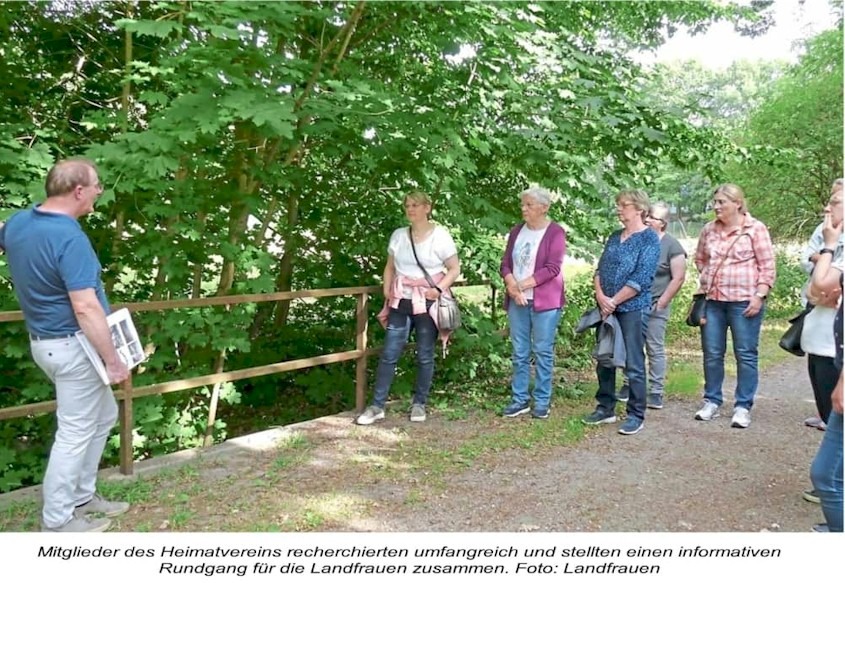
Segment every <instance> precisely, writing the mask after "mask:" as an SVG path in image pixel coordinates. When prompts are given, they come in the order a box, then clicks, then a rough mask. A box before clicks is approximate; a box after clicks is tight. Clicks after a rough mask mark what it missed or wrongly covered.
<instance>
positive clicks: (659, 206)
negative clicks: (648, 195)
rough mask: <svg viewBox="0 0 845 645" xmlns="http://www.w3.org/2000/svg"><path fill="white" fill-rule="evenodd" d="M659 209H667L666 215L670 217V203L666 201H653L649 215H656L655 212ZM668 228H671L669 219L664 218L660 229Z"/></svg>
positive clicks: (649, 208)
mask: <svg viewBox="0 0 845 645" xmlns="http://www.w3.org/2000/svg"><path fill="white" fill-rule="evenodd" d="M658 210H661V211H666V217H667V218H668V217H669V215H670V213H669V204H667V203H666V202H652V204H651V206H649V207H648V214H649V216H651V217H654V212H655V211H658ZM667 228H669V220H668V219H662V220H661V223H660V230H661V231H665V230H666V229H667Z"/></svg>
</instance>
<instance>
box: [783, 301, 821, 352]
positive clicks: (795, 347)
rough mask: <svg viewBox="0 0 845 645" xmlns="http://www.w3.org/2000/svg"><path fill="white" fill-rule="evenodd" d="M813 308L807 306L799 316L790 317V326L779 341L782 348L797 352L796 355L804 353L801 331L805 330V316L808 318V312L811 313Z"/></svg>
mask: <svg viewBox="0 0 845 645" xmlns="http://www.w3.org/2000/svg"><path fill="white" fill-rule="evenodd" d="M812 309H813V308H812V307H811V306H810V307H806V308H805V309H804V311H802V312H801V313H799V314H798V315H797V316H793V317H792V318H790V319H789V327H788V328H787V330H786V331H785V332H784V334H783V336H781V337H780V340H779V341H778V345H779V346H780V348H781V349H784V350H786V351H787V352H789V353H790V354H795V355H796V356H803V355H804V350H803V349H801V332H803V331H804V318H806V316H807V314H808V313H810V311H812Z"/></svg>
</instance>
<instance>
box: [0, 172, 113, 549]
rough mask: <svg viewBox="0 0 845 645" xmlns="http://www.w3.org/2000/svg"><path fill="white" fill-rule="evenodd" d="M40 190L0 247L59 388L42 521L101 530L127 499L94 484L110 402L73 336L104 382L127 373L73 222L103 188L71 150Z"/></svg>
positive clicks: (37, 347) (96, 270) (38, 352)
mask: <svg viewBox="0 0 845 645" xmlns="http://www.w3.org/2000/svg"><path fill="white" fill-rule="evenodd" d="M46 192H47V199H46V200H45V201H44V203H42V204H38V205H36V206H33V207H32V208H28V209H26V210H22V211H19V212H17V213H15V214H14V215H12V216H11V217H10V218H9V219H8V220H7V221H6V223H5V226H2V227H0V250H3V251H5V253H6V256H7V261H8V264H9V271H10V273H11V276H12V282H13V284H14V287H15V295H17V298H18V301H19V302H20V305H21V310H22V311H23V315H24V320H25V322H26V327H27V330H28V331H29V339H30V349H31V351H32V357H33V358H34V359H35V362H36V363H37V364H38V366H39V367H40V368H41V369H42V370H43V371H44V373H45V374H47V376H48V377H49V379H50V380H51V381H52V382H53V384H54V385H55V389H56V403H57V408H56V416H57V419H58V427H57V430H56V436H55V438H54V441H53V447H52V449H51V451H50V459H49V461H48V463H47V471H46V472H45V473H44V482H43V496H44V509H43V512H42V529H43V530H45V531H61V532H76V531H105V530H106V529H107V528H108V527H109V525H110V524H111V522H110V520H109V519H108V518H109V517H115V516H116V515H120V514H121V513H125V512H126V511H127V510H128V508H129V504H127V503H125V502H110V501H107V500H105V499H103V498H102V497H101V496H100V495H99V494H97V491H96V484H97V469H98V466H99V464H100V457H102V454H103V449H104V448H105V445H106V440H107V439H108V436H109V431H110V430H111V428H112V427H113V426H114V424H115V421H116V420H117V402H116V401H115V398H114V393H113V392H112V390H111V387H110V386H109V385H106V384H104V383H103V381H102V379H101V378H100V376H99V374H98V373H97V371H96V369H95V368H94V366H93V365H92V364H91V361H90V360H89V358H88V356H87V354H86V353H85V351H84V350H83V349H82V346H81V345H80V343H79V341H78V340H77V338H76V336H75V333H76V332H77V331H79V330H80V329H81V330H82V331H83V332H85V335H86V336H87V338H88V340H89V341H90V342H91V344H92V345H93V346H94V348H95V349H96V350H97V352H98V353H99V354H100V356H101V357H102V359H103V362H104V363H105V365H106V371H107V373H108V376H109V379H110V381H111V383H120V382H122V381H124V380H125V379H126V378H127V377H128V376H129V371H128V370H127V368H126V365H124V363H123V362H122V361H121V360H120V357H119V356H118V354H117V351H116V350H115V348H114V345H113V344H112V339H111V332H110V331H109V327H108V323H107V322H106V315H107V314H108V313H109V304H108V300H107V299H106V295H105V291H104V290H103V284H102V281H101V280H100V269H101V267H100V262H99V260H98V259H97V255H96V253H94V249H93V247H92V246H91V242H90V240H89V239H88V236H87V235H85V233H84V231H83V230H82V227H80V225H79V221H78V220H79V218H80V217H82V216H83V215H87V214H88V213H90V212H91V211H93V210H94V202H95V201H96V200H97V198H98V197H99V196H100V194H102V192H103V189H102V186H100V181H99V178H98V176H97V168H96V166H95V165H94V164H93V163H92V162H91V161H88V160H87V159H68V160H65V161H60V162H58V163H57V164H56V165H55V166H53V168H51V169H50V172H49V173H48V174H47V181H46ZM103 516H104V517H103Z"/></svg>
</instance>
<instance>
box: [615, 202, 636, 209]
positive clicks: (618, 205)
mask: <svg viewBox="0 0 845 645" xmlns="http://www.w3.org/2000/svg"><path fill="white" fill-rule="evenodd" d="M628 206H636V204H635V203H634V202H618V203H617V204H616V208H628Z"/></svg>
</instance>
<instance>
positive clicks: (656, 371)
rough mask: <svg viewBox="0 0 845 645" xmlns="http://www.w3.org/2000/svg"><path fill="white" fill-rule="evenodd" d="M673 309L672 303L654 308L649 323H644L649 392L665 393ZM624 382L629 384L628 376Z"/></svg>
mask: <svg viewBox="0 0 845 645" xmlns="http://www.w3.org/2000/svg"><path fill="white" fill-rule="evenodd" d="M671 311H672V305H671V304H670V305H669V306H668V307H666V309H661V310H658V309H656V308H652V310H651V311H650V312H649V316H648V324H644V325H643V333H644V334H645V353H646V356H648V392H649V394H660V395H662V394H663V388H664V385H665V381H666V323H667V322H668V320H669V314H670V313H671ZM644 322H645V321H644ZM623 382H624V383H625V385H628V377H627V376H625V377H624V378H623Z"/></svg>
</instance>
